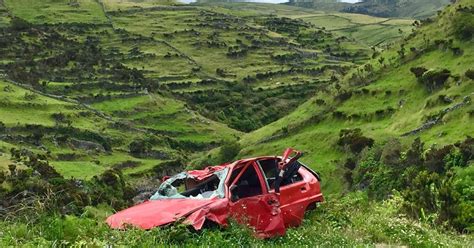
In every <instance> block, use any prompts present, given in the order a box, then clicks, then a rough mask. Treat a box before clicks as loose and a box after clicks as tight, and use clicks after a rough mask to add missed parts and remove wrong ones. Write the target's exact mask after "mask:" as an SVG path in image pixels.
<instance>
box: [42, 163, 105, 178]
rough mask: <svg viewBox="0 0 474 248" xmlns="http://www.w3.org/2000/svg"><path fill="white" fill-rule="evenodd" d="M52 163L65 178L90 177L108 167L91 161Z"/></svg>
mask: <svg viewBox="0 0 474 248" xmlns="http://www.w3.org/2000/svg"><path fill="white" fill-rule="evenodd" d="M51 165H52V166H53V167H54V168H55V169H56V170H57V171H58V172H59V173H61V175H63V176H64V177H65V178H78V179H90V178H92V177H93V176H95V175H99V174H101V173H102V172H104V171H105V170H106V169H107V167H105V166H101V165H97V164H95V163H93V162H91V161H54V162H51Z"/></svg>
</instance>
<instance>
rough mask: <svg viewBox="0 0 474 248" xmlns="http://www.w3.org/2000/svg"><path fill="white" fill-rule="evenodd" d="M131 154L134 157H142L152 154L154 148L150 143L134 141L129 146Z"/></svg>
mask: <svg viewBox="0 0 474 248" xmlns="http://www.w3.org/2000/svg"><path fill="white" fill-rule="evenodd" d="M128 147H129V150H130V154H132V155H133V156H142V155H144V154H147V153H150V152H151V149H152V148H153V146H152V145H151V143H150V142H148V141H146V140H134V141H132V143H130V145H129V146H128Z"/></svg>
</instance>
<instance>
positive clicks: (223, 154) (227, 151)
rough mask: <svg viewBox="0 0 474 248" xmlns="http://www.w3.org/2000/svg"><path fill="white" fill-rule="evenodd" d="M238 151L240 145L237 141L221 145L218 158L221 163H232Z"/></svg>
mask: <svg viewBox="0 0 474 248" xmlns="http://www.w3.org/2000/svg"><path fill="white" fill-rule="evenodd" d="M240 149H241V147H240V144H239V142H237V141H235V142H231V143H227V144H225V145H223V146H222V147H221V149H220V150H219V158H220V160H221V162H228V161H232V160H233V159H234V158H235V156H237V154H239V152H240Z"/></svg>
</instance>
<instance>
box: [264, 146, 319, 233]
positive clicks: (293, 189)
mask: <svg viewBox="0 0 474 248" xmlns="http://www.w3.org/2000/svg"><path fill="white" fill-rule="evenodd" d="M285 153H286V154H288V155H289V154H290V153H288V152H285ZM288 155H287V156H286V158H285V161H286V160H287V159H288ZM283 157H285V156H283ZM295 158H297V157H295ZM281 161H282V159H280V158H267V159H264V160H260V161H258V162H257V163H258V165H259V169H261V170H262V171H263V173H262V174H263V176H264V179H265V180H264V181H266V182H267V183H266V184H267V187H268V188H269V192H271V193H273V192H275V188H274V186H275V183H276V181H277V180H278V179H276V178H277V177H278V174H279V172H280V169H279V165H280V164H281ZM285 166H290V167H291V168H289V167H285V168H283V169H282V171H283V172H284V174H282V175H281V176H280V179H281V180H280V182H279V183H278V186H279V187H278V191H279V200H280V204H281V206H280V209H281V212H282V217H283V220H284V222H285V226H286V227H291V226H298V225H300V224H301V222H302V220H303V217H304V213H305V211H306V208H307V207H308V205H309V204H310V203H311V202H312V197H311V196H312V195H313V194H314V192H313V191H312V190H311V185H310V184H309V183H308V181H309V180H310V178H308V177H307V176H306V173H304V170H305V169H304V168H303V167H301V164H299V162H298V161H297V159H295V160H294V161H293V162H292V164H291V165H285ZM305 179H307V180H305Z"/></svg>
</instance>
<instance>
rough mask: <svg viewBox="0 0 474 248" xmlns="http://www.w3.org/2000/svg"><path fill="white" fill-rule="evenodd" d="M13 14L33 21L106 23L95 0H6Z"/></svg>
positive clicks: (5, 2)
mask: <svg viewBox="0 0 474 248" xmlns="http://www.w3.org/2000/svg"><path fill="white" fill-rule="evenodd" d="M3 2H4V4H5V6H6V7H7V8H8V9H10V10H11V11H12V14H13V15H15V16H18V17H20V18H23V19H25V20H27V21H29V22H32V23H72V22H76V23H96V24H100V23H106V22H107V18H106V17H105V14H104V12H103V11H102V8H101V6H100V4H99V3H98V1H95V0H77V1H69V0H44V1H36V0H4V1H3Z"/></svg>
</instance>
